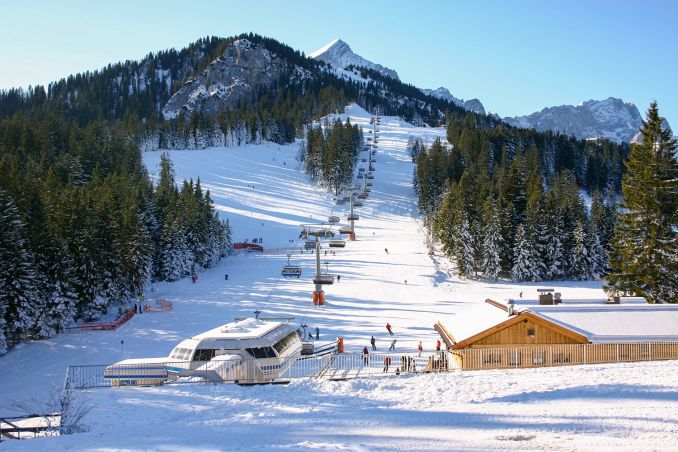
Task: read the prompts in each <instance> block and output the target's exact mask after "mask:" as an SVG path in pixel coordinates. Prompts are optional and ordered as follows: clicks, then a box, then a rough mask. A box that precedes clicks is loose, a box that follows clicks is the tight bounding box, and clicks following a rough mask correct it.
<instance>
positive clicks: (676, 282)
mask: <svg viewBox="0 0 678 452" xmlns="http://www.w3.org/2000/svg"><path fill="white" fill-rule="evenodd" d="M661 124H662V118H661V117H660V116H659V112H658V109H657V104H656V102H653V103H652V104H651V105H650V108H649V109H648V111H647V119H646V120H645V121H643V127H642V128H641V134H642V137H643V141H642V143H641V144H633V145H632V147H631V154H630V155H629V160H628V162H627V163H626V167H627V169H628V172H627V173H626V175H625V176H624V178H623V181H622V192H623V196H622V205H621V206H620V209H619V221H618V222H617V225H616V227H615V231H614V243H613V248H612V253H611V257H610V261H611V262H610V263H611V267H612V270H611V272H610V273H609V274H608V281H609V283H610V286H611V289H612V290H613V291H620V292H628V293H635V294H637V295H640V296H644V297H647V299H648V301H650V302H652V303H666V302H678V278H676V275H677V274H678V163H677V162H676V160H675V153H676V141H675V139H673V138H672V137H671V133H670V132H669V131H668V130H662V127H661Z"/></svg>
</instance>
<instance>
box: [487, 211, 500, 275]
mask: <svg viewBox="0 0 678 452" xmlns="http://www.w3.org/2000/svg"><path fill="white" fill-rule="evenodd" d="M490 207H491V208H489V209H486V212H487V213H486V215H487V216H488V217H489V218H488V221H487V223H486V226H485V231H484V238H483V273H484V275H485V278H487V279H490V280H495V279H497V277H498V276H499V273H501V245H502V236H501V225H500V221H499V216H498V215H497V211H496V210H497V209H496V205H495V203H494V202H492V203H490Z"/></svg>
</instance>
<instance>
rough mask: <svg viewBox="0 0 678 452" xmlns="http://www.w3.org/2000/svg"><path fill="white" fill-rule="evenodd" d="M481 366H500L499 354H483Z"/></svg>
mask: <svg viewBox="0 0 678 452" xmlns="http://www.w3.org/2000/svg"><path fill="white" fill-rule="evenodd" d="M483 364H501V354H499V353H485V354H484V355H483Z"/></svg>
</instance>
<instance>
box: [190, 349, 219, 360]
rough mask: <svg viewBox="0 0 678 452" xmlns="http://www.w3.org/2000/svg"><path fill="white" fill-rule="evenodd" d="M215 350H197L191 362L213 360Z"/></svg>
mask: <svg viewBox="0 0 678 452" xmlns="http://www.w3.org/2000/svg"><path fill="white" fill-rule="evenodd" d="M215 353H216V350H214V349H197V350H196V351H195V355H193V361H210V360H211V359H212V358H214V355H215Z"/></svg>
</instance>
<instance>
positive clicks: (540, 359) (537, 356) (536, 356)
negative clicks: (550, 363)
mask: <svg viewBox="0 0 678 452" xmlns="http://www.w3.org/2000/svg"><path fill="white" fill-rule="evenodd" d="M532 364H534V365H535V366H541V365H543V364H544V352H534V353H533V354H532Z"/></svg>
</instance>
